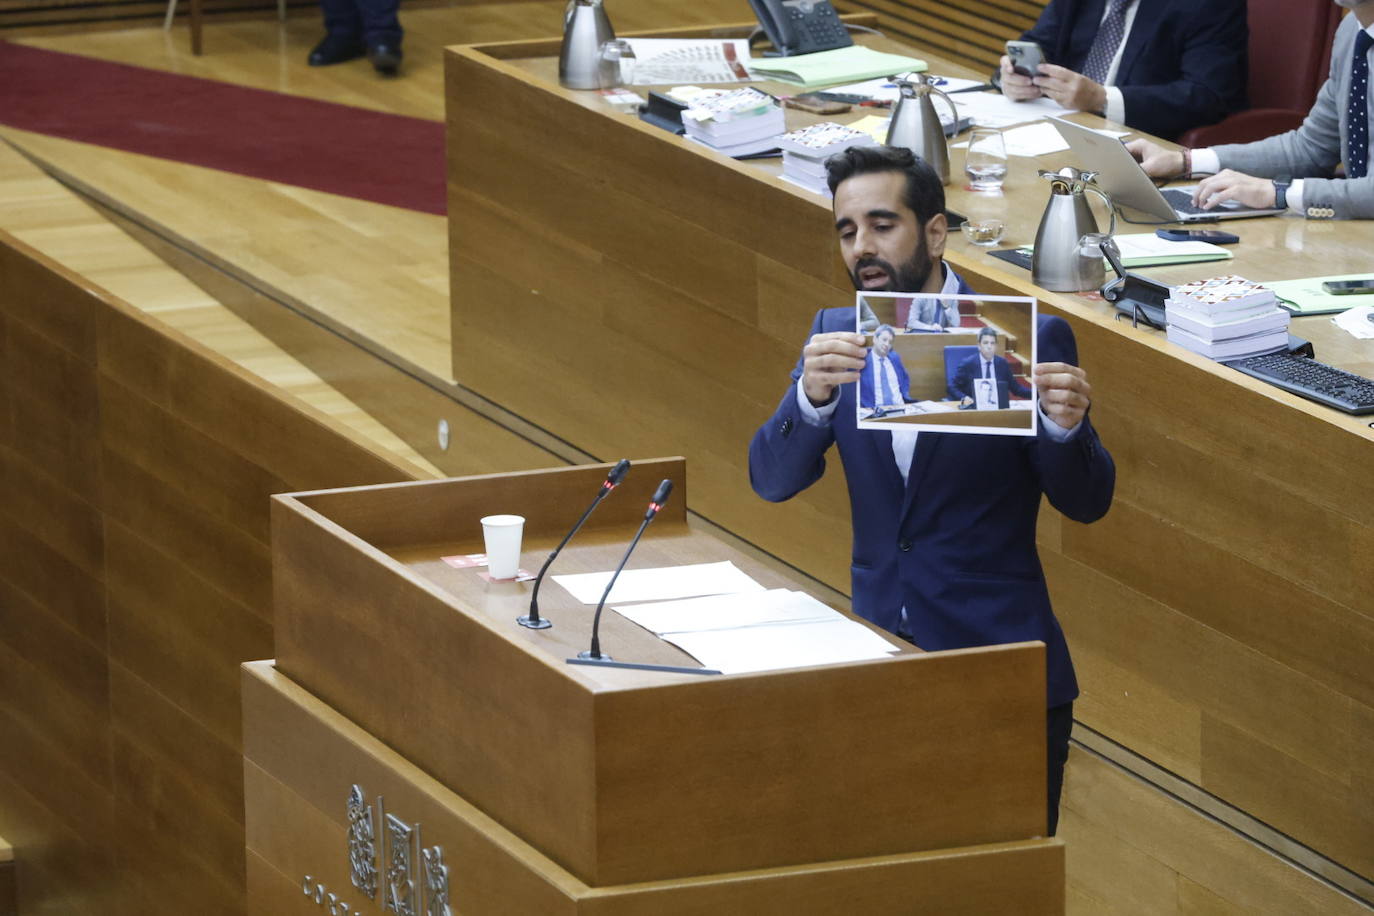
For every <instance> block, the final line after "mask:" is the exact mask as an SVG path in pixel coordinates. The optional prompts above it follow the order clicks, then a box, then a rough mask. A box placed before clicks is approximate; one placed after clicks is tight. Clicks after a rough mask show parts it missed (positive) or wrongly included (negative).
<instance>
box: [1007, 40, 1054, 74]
mask: <svg viewBox="0 0 1374 916" xmlns="http://www.w3.org/2000/svg"><path fill="white" fill-rule="evenodd" d="M1007 59H1008V60H1010V61H1011V69H1012V72H1013V73H1019V74H1020V75H1022V76H1039V75H1040V65H1041V64H1043V63H1044V62H1045V53H1044V52H1043V51H1041V50H1040V45H1039V44H1037V43H1036V42H1033V41H1009V42H1007Z"/></svg>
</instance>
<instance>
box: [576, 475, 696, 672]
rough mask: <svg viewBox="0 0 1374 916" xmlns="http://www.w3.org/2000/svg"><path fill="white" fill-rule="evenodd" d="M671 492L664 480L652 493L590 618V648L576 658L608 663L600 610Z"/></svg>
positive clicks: (671, 488)
mask: <svg viewBox="0 0 1374 916" xmlns="http://www.w3.org/2000/svg"><path fill="white" fill-rule="evenodd" d="M671 492H673V482H672V481H671V480H665V481H663V482H662V483H660V484H659V485H658V489H657V490H655V491H654V496H653V498H652V499H650V500H649V508H648V509H647V510H646V511H645V513H644V521H642V522H640V523H639V530H638V531H636V532H635V536H634V540H632V541H630V546H629V548H628V549H626V551H625V556H623V557H621V559H620V565H619V566H617V567H616V568H615V572H613V573H611V580H610V581H609V582H607V583H606V590H605V591H604V592H602V593H601V600H600V601H599V602H597V605H596V616H595V617H593V618H592V647H591V648H590V649H588V650H587V651H586V652H579V653H578V654H577V657H578V658H590V659H596V660H597V661H610V660H611V657H610V656H609V655H602V654H601V609H602V608H604V607H605V606H606V597H607V596H608V595H610V593H611V589H612V588H614V587H615V580H616V578H617V577H618V576H619V575H620V571H621V570H622V569H624V568H625V564H626V563H628V562H629V560H630V554H631V553H633V552H634V549H635V545H636V544H638V543H639V538H640V536H641V535H643V534H644V529H645V528H648V527H649V523H650V522H652V521H653V520H654V517H655V516H657V515H658V510H660V509H662V508H663V504H664V503H666V502H667V501H668V494H669V493H671Z"/></svg>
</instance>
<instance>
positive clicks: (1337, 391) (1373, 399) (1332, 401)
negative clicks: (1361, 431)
mask: <svg viewBox="0 0 1374 916" xmlns="http://www.w3.org/2000/svg"><path fill="white" fill-rule="evenodd" d="M1226 365H1228V366H1230V367H1231V368H1232V369H1238V370H1240V371H1241V372H1244V373H1245V374H1246V375H1249V376H1252V377H1254V378H1257V379H1259V380H1260V381H1262V382H1268V383H1269V384H1271V385H1277V386H1278V387H1280V388H1282V389H1284V390H1285V391H1291V392H1293V393H1294V394H1296V395H1299V396H1301V397H1304V398H1309V399H1310V400H1313V401H1316V402H1318V403H1319V404H1325V405H1326V406H1328V407H1334V408H1336V409H1337V410H1343V411H1345V412H1346V413H1353V414H1365V413H1374V382H1371V381H1370V380H1369V379H1367V378H1365V377H1364V376H1362V375H1356V374H1355V373H1353V372H1346V371H1345V370H1344V369H1337V368H1336V367H1335V366H1328V365H1327V364H1326V363H1319V362H1317V361H1316V360H1315V359H1310V358H1308V357H1306V356H1294V355H1293V354H1291V353H1270V354H1268V355H1266V356H1251V357H1249V358H1248V359H1237V360H1232V361H1230V362H1228V363H1226Z"/></svg>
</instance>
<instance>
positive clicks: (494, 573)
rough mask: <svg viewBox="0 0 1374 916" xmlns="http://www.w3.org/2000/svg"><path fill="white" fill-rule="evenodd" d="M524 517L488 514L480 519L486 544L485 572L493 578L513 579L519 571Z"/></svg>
mask: <svg viewBox="0 0 1374 916" xmlns="http://www.w3.org/2000/svg"><path fill="white" fill-rule="evenodd" d="M524 533H525V519H524V517H523V516H520V515H488V516H487V517H486V518H484V519H482V539H483V540H484V541H485V542H486V545H487V574H488V575H490V576H491V577H492V578H493V579H514V578H515V576H516V574H517V573H518V572H519V571H520V538H521V536H522V535H523V534H524Z"/></svg>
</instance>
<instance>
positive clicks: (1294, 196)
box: [1285, 178, 1303, 213]
mask: <svg viewBox="0 0 1374 916" xmlns="http://www.w3.org/2000/svg"><path fill="white" fill-rule="evenodd" d="M1285 196H1286V197H1287V198H1288V209H1289V210H1290V211H1291V212H1293V213H1302V212H1303V206H1302V179H1301V178H1296V179H1294V180H1293V183H1292V184H1290V185H1289V186H1288V194H1287V195H1285Z"/></svg>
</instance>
